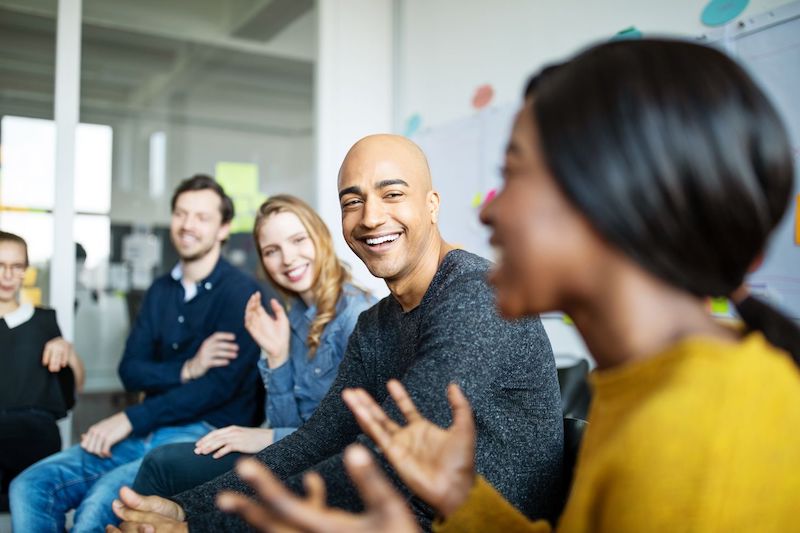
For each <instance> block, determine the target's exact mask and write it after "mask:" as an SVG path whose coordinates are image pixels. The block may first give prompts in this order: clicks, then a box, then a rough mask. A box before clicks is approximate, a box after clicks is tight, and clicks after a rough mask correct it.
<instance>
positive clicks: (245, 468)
mask: <svg viewBox="0 0 800 533" xmlns="http://www.w3.org/2000/svg"><path fill="white" fill-rule="evenodd" d="M236 473H237V474H239V476H240V477H241V478H242V479H244V480H245V481H246V482H247V483H248V484H249V485H250V486H251V487H253V489H254V490H255V492H256V494H257V495H258V497H259V498H260V499H261V501H262V502H264V503H265V504H266V508H265V507H264V506H259V507H261V512H263V513H266V516H269V515H270V514H271V515H274V516H275V517H277V518H279V519H280V522H282V523H283V524H284V526H283V527H285V526H289V525H291V526H296V527H299V528H305V529H310V530H312V531H313V530H317V529H318V528H319V527H320V526H322V524H326V525H329V524H328V523H327V522H326V519H325V517H326V512H325V511H326V509H323V508H317V507H316V506H314V505H311V504H310V503H309V502H307V501H305V500H303V499H302V498H300V497H298V496H296V495H295V494H294V493H292V492H291V491H289V490H288V489H287V488H286V487H284V486H283V484H282V483H281V482H280V481H278V479H277V478H276V477H275V475H274V474H273V473H272V472H271V471H270V470H269V469H268V468H266V467H265V466H263V465H262V464H261V463H259V462H258V461H256V460H255V459H242V460H241V461H239V462H238V463H237V464H236ZM312 479H313V478H312ZM311 483H312V487H313V486H314V485H313V484H314V483H316V482H315V481H311ZM314 490H315V491H317V492H316V493H315V496H314V498H319V497H320V492H319V488H318V487H314ZM226 503H227V502H226ZM266 509H268V510H266ZM244 512H247V511H244ZM250 512H253V514H254V515H256V513H255V511H253V510H252V509H250ZM258 516H265V515H260V514H259V515H258ZM248 521H249V520H248ZM271 521H273V520H271ZM267 531H269V530H267Z"/></svg>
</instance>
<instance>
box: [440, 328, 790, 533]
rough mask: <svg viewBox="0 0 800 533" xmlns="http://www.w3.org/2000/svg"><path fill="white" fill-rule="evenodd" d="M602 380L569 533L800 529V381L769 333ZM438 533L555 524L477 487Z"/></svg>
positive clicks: (697, 345) (663, 357)
mask: <svg viewBox="0 0 800 533" xmlns="http://www.w3.org/2000/svg"><path fill="white" fill-rule="evenodd" d="M592 382H593V385H594V391H595V395H594V399H593V404H592V408H591V411H590V413H589V421H590V423H589V426H588V428H587V430H586V434H585V436H584V440H583V444H582V446H581V451H580V454H579V457H578V463H577V466H576V469H575V478H574V482H573V486H572V491H571V493H570V497H569V501H568V503H567V506H566V509H565V510H564V513H563V515H562V517H561V520H560V521H559V525H558V530H559V531H568V532H573V531H603V532H634V531H635V532H660V531H663V532H670V533H673V532H680V531H701V532H712V531H720V532H722V531H725V532H727V531H780V532H784V531H800V372H799V371H798V369H797V367H796V366H795V365H794V364H793V362H792V361H791V360H790V359H789V357H788V356H786V355H785V354H784V353H783V352H780V351H778V350H776V349H775V348H773V347H772V346H770V345H769V344H767V343H766V342H765V341H764V339H763V337H762V336H761V335H760V334H755V333H754V334H750V335H748V336H747V337H746V338H745V339H743V340H742V341H741V342H739V343H726V342H722V341H718V340H712V339H707V338H692V339H688V340H684V341H682V342H680V343H678V344H676V345H675V346H673V347H672V348H670V349H669V350H667V351H666V352H665V353H662V354H660V355H658V356H656V357H653V358H651V359H648V360H645V361H641V362H637V363H634V364H629V365H625V366H623V367H620V368H615V369H612V370H606V371H602V372H597V373H595V375H593V376H592ZM520 430H522V428H520ZM434 530H435V531H436V532H437V533H444V532H448V533H449V532H451V531H465V532H472V531H474V532H486V531H504V532H505V531H525V532H545V531H550V526H549V524H548V523H547V522H544V521H537V522H531V521H529V520H528V519H527V518H526V517H525V516H523V515H522V514H521V513H520V512H519V511H517V510H516V509H515V508H514V507H513V506H511V505H510V504H508V503H507V502H506V501H504V500H503V498H502V496H500V495H499V494H498V493H497V492H496V491H495V490H494V489H493V488H492V487H491V486H489V485H488V483H486V481H484V480H483V479H481V478H478V481H477V482H476V483H475V486H474V487H473V489H472V491H471V493H470V495H469V498H468V500H467V502H466V503H465V504H464V505H462V506H461V507H460V508H459V509H458V510H457V511H456V512H455V513H454V514H453V515H452V516H450V517H449V518H448V519H447V520H446V521H440V522H437V523H436V524H435V525H434Z"/></svg>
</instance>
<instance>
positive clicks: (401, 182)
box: [116, 135, 563, 531]
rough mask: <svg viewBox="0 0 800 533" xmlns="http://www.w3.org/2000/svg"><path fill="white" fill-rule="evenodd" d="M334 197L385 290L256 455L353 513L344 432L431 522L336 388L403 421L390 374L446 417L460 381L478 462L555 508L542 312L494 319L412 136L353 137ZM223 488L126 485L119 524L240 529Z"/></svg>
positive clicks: (231, 478)
mask: <svg viewBox="0 0 800 533" xmlns="http://www.w3.org/2000/svg"><path fill="white" fill-rule="evenodd" d="M339 202H340V205H341V211H342V231H343V233H344V238H345V240H346V241H347V244H348V245H349V246H350V248H351V249H352V250H353V252H355V254H356V255H357V256H358V257H359V258H360V259H361V260H362V261H363V262H364V264H365V265H366V266H367V268H368V269H369V270H370V272H372V274H374V275H375V276H377V277H380V278H383V279H384V280H385V281H386V285H387V286H388V288H389V290H390V291H391V295H390V296H387V297H386V298H384V299H383V300H381V301H380V302H379V303H378V304H376V305H375V306H374V307H372V308H371V309H369V310H367V311H364V312H363V313H362V314H361V316H360V317H359V319H358V324H357V325H356V328H355V330H354V331H353V334H352V336H351V337H350V341H349V344H348V346H347V351H346V354H345V357H344V360H343V361H342V363H341V366H340V367H339V374H338V376H337V378H336V381H334V383H333V385H332V386H331V388H330V391H329V392H328V394H327V396H326V397H325V398H324V399H323V400H322V402H321V403H320V405H319V408H318V409H317V411H316V412H315V413H314V415H313V416H312V417H311V419H309V420H308V422H306V423H305V425H303V426H302V427H301V428H299V429H298V430H297V431H295V432H294V433H293V434H291V435H289V436H287V437H286V438H284V439H283V440H281V441H279V442H277V443H275V444H274V445H272V446H269V447H268V448H266V449H264V450H262V451H261V452H259V453H258V454H257V455H256V456H255V457H256V458H257V459H258V460H260V461H262V462H263V463H265V464H266V465H267V466H268V467H269V468H270V469H272V471H273V472H274V473H275V474H276V475H277V476H278V477H279V478H281V479H283V480H285V482H286V484H287V485H288V486H289V487H290V488H292V489H293V490H295V491H297V492H302V490H303V489H302V474H303V473H304V472H306V471H309V470H313V471H316V472H318V473H319V474H321V475H322V477H323V479H324V480H325V483H326V485H327V488H328V491H327V498H328V503H329V504H330V505H333V506H336V507H341V508H343V509H347V510H350V511H357V510H360V509H361V501H360V499H359V497H358V494H357V492H356V490H355V488H354V487H353V485H352V484H351V482H350V480H349V478H348V476H347V473H346V471H345V469H344V465H343V463H342V453H343V451H344V449H345V447H346V446H347V445H349V444H351V443H353V442H356V441H358V442H361V443H363V444H366V445H367V446H368V447H369V448H370V449H371V450H373V452H374V453H375V454H376V456H377V457H378V461H379V463H380V464H381V465H382V466H383V468H384V469H385V470H386V471H387V472H388V473H389V475H390V476H391V478H392V480H393V481H394V483H395V484H396V485H397V486H398V487H399V488H400V490H401V491H403V493H404V494H406V496H407V497H408V498H409V502H410V504H411V507H412V509H413V510H414V512H415V514H416V516H417V519H418V520H419V523H420V526H421V527H422V528H423V529H429V528H430V524H431V520H432V519H433V511H432V510H431V509H430V508H429V507H428V506H427V505H426V504H424V503H423V502H422V501H421V500H419V499H417V498H416V497H414V496H413V495H411V493H410V492H409V491H408V490H407V489H406V488H405V487H404V486H403V485H402V483H401V482H400V481H399V480H398V479H397V477H396V476H395V475H394V473H393V471H392V470H391V467H390V466H389V465H388V463H387V462H386V461H384V460H383V458H382V457H381V456H380V454H379V452H378V450H376V449H375V447H374V444H373V443H372V442H371V441H370V440H369V439H368V438H367V437H365V436H364V435H362V434H361V431H360V429H359V427H358V425H357V424H356V421H355V419H354V418H353V416H352V414H351V413H350V411H349V410H348V409H347V407H346V406H345V404H344V403H343V401H342V398H341V393H342V390H343V389H345V388H350V387H362V388H364V389H366V390H367V391H368V392H369V393H370V394H372V395H373V396H374V397H375V398H376V399H377V401H378V403H381V405H382V407H383V408H384V410H385V411H386V412H387V413H388V414H389V416H391V417H392V418H394V419H395V420H398V421H399V420H402V416H401V415H400V413H399V411H398V409H397V407H396V406H395V404H394V402H393V400H392V399H391V398H390V397H388V394H387V391H386V382H387V381H388V380H389V379H391V378H397V379H399V380H400V381H401V382H402V383H403V385H405V387H406V389H407V390H408V392H409V394H410V395H411V397H412V399H413V400H414V402H415V403H416V405H417V406H418V407H419V410H420V412H421V413H422V414H423V415H424V416H425V417H427V418H428V419H430V420H432V421H433V422H435V423H437V424H439V425H441V426H448V425H450V423H451V413H450V407H449V405H448V403H447V400H446V396H445V390H446V387H447V384H448V383H450V382H456V383H458V384H459V385H460V386H461V388H462V390H463V391H464V392H465V393H466V395H467V397H468V398H469V400H470V402H471V404H472V409H473V410H474V413H475V421H476V426H477V430H478V441H477V448H476V451H475V463H476V467H477V471H478V472H479V473H480V474H482V475H483V476H484V477H485V478H486V479H487V480H489V482H490V483H492V485H494V486H495V487H496V488H497V489H498V490H499V491H500V492H501V493H502V494H503V495H504V496H505V497H506V498H507V499H508V500H509V501H510V502H512V503H513V504H515V505H516V506H517V507H519V508H520V509H521V510H522V511H523V512H525V513H526V514H528V515H529V516H548V517H553V518H555V517H554V514H555V513H556V512H557V510H558V509H559V503H560V499H561V498H562V496H563V495H562V493H561V482H562V480H561V454H562V447H563V437H562V421H561V408H560V401H559V398H560V396H559V389H558V381H557V377H556V370H555V364H554V360H553V354H552V351H551V348H550V343H549V341H548V339H547V335H546V334H545V332H544V329H543V327H542V325H541V322H540V321H539V320H538V319H535V320H522V321H515V322H508V321H505V320H503V319H502V318H500V317H499V316H498V314H497V312H496V310H495V306H494V296H493V294H492V290H491V288H490V287H489V286H488V284H487V282H486V274H487V272H488V270H489V267H490V263H489V262H488V261H486V260H485V259H482V258H480V257H478V256H475V255H473V254H470V253H468V252H465V251H462V250H456V249H454V248H453V246H451V245H449V244H448V243H446V242H445V241H444V240H443V239H442V237H441V235H440V233H439V228H438V225H437V220H438V216H439V195H438V193H437V192H436V191H435V190H434V189H433V186H432V183H431V175H430V170H429V169H428V163H427V161H426V159H425V155H424V154H423V152H422V150H420V148H419V147H418V146H417V145H415V144H414V143H412V142H411V141H409V140H408V139H406V138H404V137H399V136H394V135H373V136H369V137H366V138H364V139H361V140H360V141H358V142H357V143H356V144H355V145H354V146H353V147H352V148H351V149H350V151H349V152H348V154H347V156H346V158H345V160H344V162H343V163H342V167H341V170H340V171H339ZM222 490H234V491H238V492H242V493H246V494H252V491H251V490H250V488H249V487H248V486H247V485H246V484H245V483H243V482H242V481H241V480H240V479H239V478H238V477H237V476H236V474H235V473H234V472H228V473H227V474H225V475H223V476H220V477H218V478H216V479H215V480H213V481H210V482H208V483H206V484H204V485H201V486H199V487H196V488H195V489H193V490H190V491H187V492H184V493H181V494H179V495H177V496H175V497H173V498H172V500H173V501H172V502H171V501H169V500H164V499H162V498H158V497H155V496H151V497H147V498H141V499H140V498H138V497H135V496H134V495H132V494H130V493H128V494H124V496H125V498H124V499H125V500H126V503H127V504H128V506H127V507H124V506H123V507H119V506H117V508H116V510H117V513H118V515H120V517H121V518H123V519H124V520H127V521H128V522H127V523H123V529H125V527H126V526H127V527H131V526H134V523H136V522H139V523H141V522H147V523H151V524H154V525H156V531H186V530H189V531H249V528H248V526H247V525H246V524H245V522H243V521H242V520H240V519H239V518H238V517H236V516H231V515H226V514H224V513H222V512H221V511H219V510H217V509H216V508H215V496H216V494H217V493H218V492H220V491H222ZM173 502H175V503H173ZM176 503H177V505H176ZM134 508H138V510H136V509H134ZM141 511H146V512H141ZM147 511H157V512H158V513H159V514H160V515H161V516H155V515H154V514H151V513H150V512H147Z"/></svg>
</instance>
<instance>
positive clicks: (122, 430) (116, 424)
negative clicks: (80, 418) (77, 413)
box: [81, 411, 133, 457]
mask: <svg viewBox="0 0 800 533" xmlns="http://www.w3.org/2000/svg"><path fill="white" fill-rule="evenodd" d="M131 431H133V426H131V421H130V420H128V415H126V414H125V412H124V411H123V412H120V413H117V414H115V415H113V416H110V417H108V418H106V419H103V420H101V421H100V422H98V423H97V424H94V425H93V426H91V427H90V428H89V429H88V430H86V433H84V434H83V435H81V448H83V449H84V450H86V451H87V452H89V453H93V454H95V455H97V456H98V457H111V447H112V446H114V445H115V444H116V443H118V442H119V441H121V440H122V439H124V438H125V437H127V436H128V435H130V433H131Z"/></svg>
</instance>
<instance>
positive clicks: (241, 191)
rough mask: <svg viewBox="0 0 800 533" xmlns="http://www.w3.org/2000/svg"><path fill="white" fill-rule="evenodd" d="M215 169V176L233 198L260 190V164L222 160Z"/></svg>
mask: <svg viewBox="0 0 800 533" xmlns="http://www.w3.org/2000/svg"><path fill="white" fill-rule="evenodd" d="M215 170H216V172H215V176H214V177H215V178H216V180H217V182H218V183H219V184H220V185H222V188H223V189H225V193H227V195H228V196H230V197H231V198H234V197H236V196H245V195H248V194H253V193H256V192H258V165H255V164H253V163H231V162H227V161H221V162H219V163H217V168H216V169H215Z"/></svg>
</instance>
